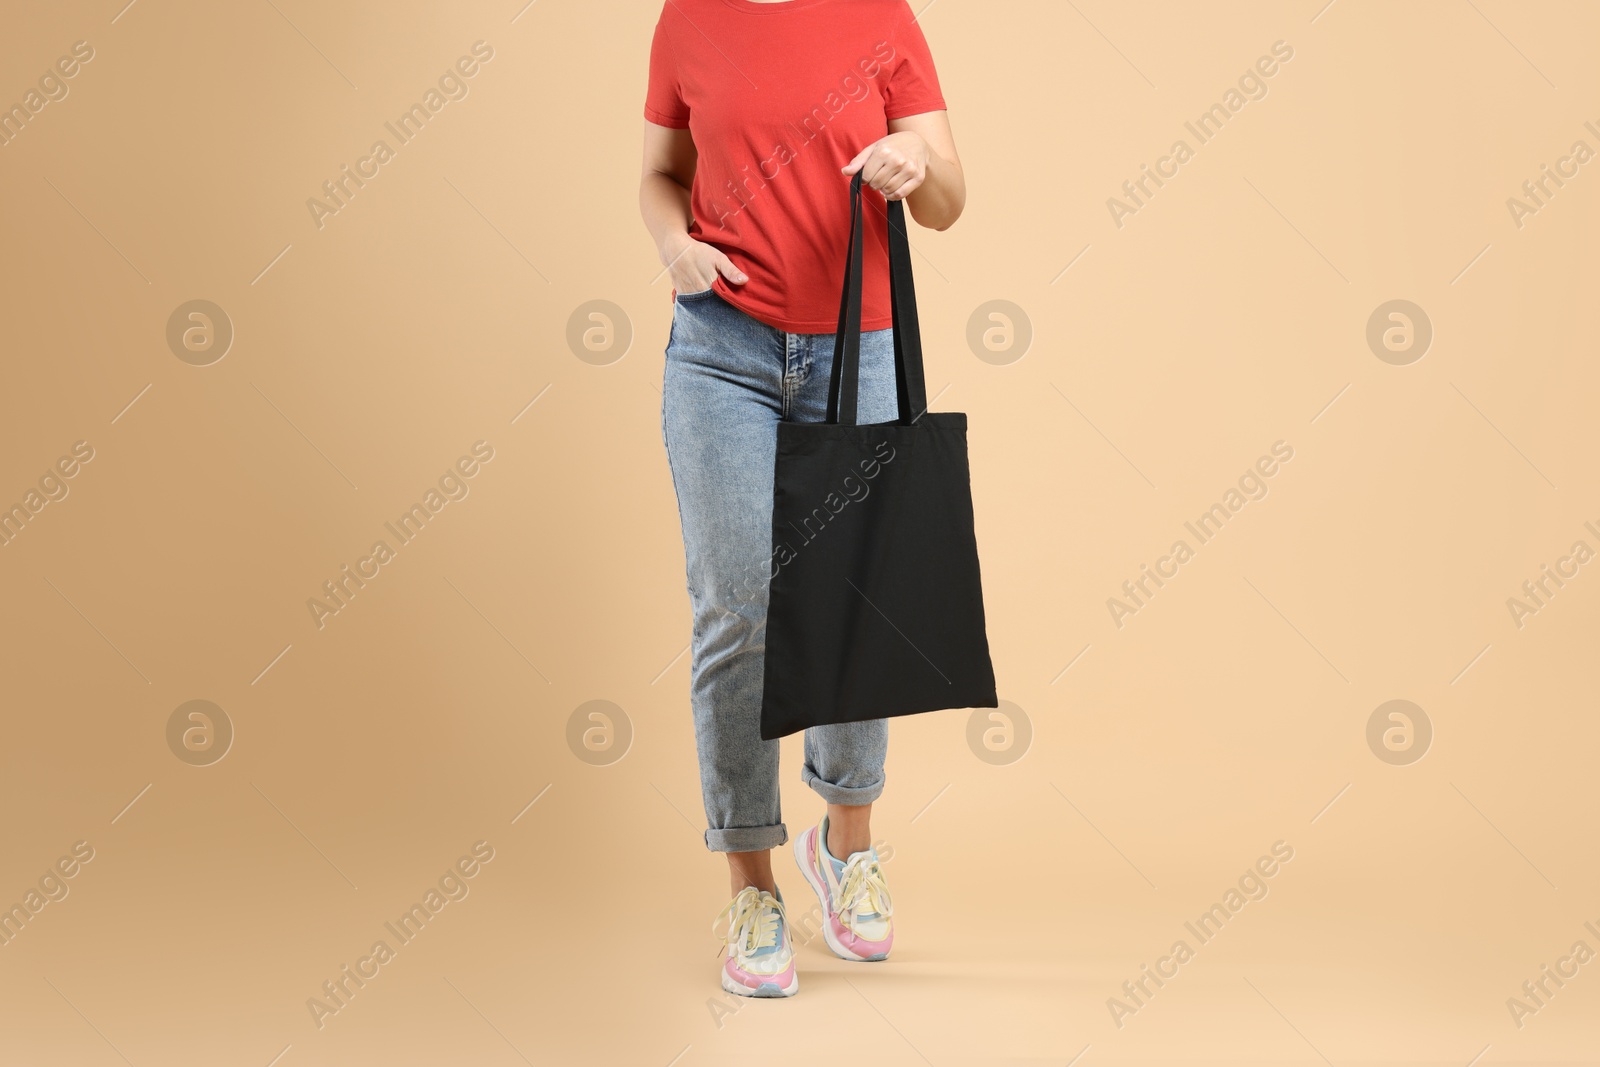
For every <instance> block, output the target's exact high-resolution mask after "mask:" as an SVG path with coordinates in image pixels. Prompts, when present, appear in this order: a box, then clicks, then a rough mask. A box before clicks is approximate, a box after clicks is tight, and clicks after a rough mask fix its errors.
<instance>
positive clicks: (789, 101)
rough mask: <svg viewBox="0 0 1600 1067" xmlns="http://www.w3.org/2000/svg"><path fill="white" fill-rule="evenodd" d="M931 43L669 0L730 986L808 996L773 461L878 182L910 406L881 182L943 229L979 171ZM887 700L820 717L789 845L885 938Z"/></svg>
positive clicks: (657, 166)
mask: <svg viewBox="0 0 1600 1067" xmlns="http://www.w3.org/2000/svg"><path fill="white" fill-rule="evenodd" d="M944 108H945V104H944V98H943V96H942V95H941V94H940V90H939V81H938V77H937V75H936V73H935V71H934V66H933V60H932V57H931V56H930V55H929V53H928V46H927V42H926V41H925V40H924V38H923V35H922V31H921V29H920V28H919V27H918V26H917V24H916V21H915V18H914V17H913V15H912V12H911V9H910V7H909V5H908V4H907V2H906V0H667V2H666V4H665V6H664V8H663V9H662V12H661V18H660V20H659V22H658V23H657V25H656V30H655V38H654V41H653V43H652V45H651V49H650V78H649V89H648V91H647V94H646V99H645V107H644V116H645V120H646V121H645V136H644V169H643V175H642V177H641V180H640V187H639V205H640V211H641V213H642V214H643V216H644V222H645V226H646V227H647V228H648V229H649V231H650V235H651V237H653V238H654V239H655V242H656V248H657V250H658V252H659V253H660V257H661V262H662V264H663V265H665V267H666V269H667V272H668V273H670V274H671V277H672V286H673V312H672V329H671V333H670V336H669V338H668V341H667V348H666V372H665V376H664V381H663V388H662V407H661V432H662V439H663V441H664V442H665V444H666V449H667V459H668V463H669V465H670V468H671V471H672V480H673V486H674V489H675V491H676V493H677V498H678V514H679V518H680V520H681V522H682V526H683V540H684V553H685V564H686V565H685V573H686V577H687V581H688V589H689V597H690V602H691V605H692V607H693V610H694V628H693V639H692V642H691V645H692V650H691V652H692V660H691V667H690V702H691V704H692V706H693V710H694V724H695V743H696V748H697V750H698V754H699V761H700V786H701V792H702V797H703V800H704V803H705V812H706V819H707V821H708V824H709V827H710V828H709V829H708V830H707V831H706V835H705V840H706V845H707V847H708V848H710V849H711V850H713V851H717V852H723V853H726V854H727V858H728V870H729V874H730V876H731V881H732V891H733V894H734V896H733V900H732V901H731V902H730V903H729V905H728V908H727V921H728V929H727V953H726V956H725V958H724V961H723V969H722V987H723V988H724V989H725V990H727V991H728V992H730V993H736V994H739V995H742V996H755V997H776V996H791V995H793V994H794V993H795V991H796V990H797V989H798V988H799V982H798V979H797V978H796V975H795V968H794V960H793V946H792V942H791V939H790V934H789V927H788V921H787V916H786V913H785V909H784V900H783V894H782V893H780V892H779V891H778V887H777V883H776V881H775V880H774V878H773V873H772V859H771V850H772V849H773V848H775V847H777V846H778V845H782V844H783V843H784V842H786V841H787V840H788V838H789V835H788V830H787V829H786V828H785V826H784V824H783V822H782V819H781V816H780V808H779V800H778V742H777V741H763V740H762V739H761V736H760V718H761V687H762V659H763V650H764V641H765V633H766V630H765V624H766V608H767V583H768V581H769V579H770V577H771V570H770V568H771V566H772V479H773V463H774V458H775V452H776V442H777V423H778V421H779V420H781V419H790V420H799V421H808V422H821V421H823V420H824V419H825V418H826V414H827V403H828V384H829V375H830V373H831V370H832V361H833V331H834V330H835V329H837V322H838V312H839V300H840V288H841V285H842V283H843V278H844V267H845V263H844V257H845V248H846V245H847V243H848V240H849V232H850V201H849V197H848V183H849V180H850V178H851V176H852V175H854V174H855V173H856V172H857V171H859V172H860V173H861V177H862V183H863V185H864V186H867V187H870V188H871V189H872V190H876V191H877V192H876V194H874V193H872V192H864V193H863V196H864V197H865V216H866V224H865V238H864V240H865V243H864V246H863V247H864V257H863V258H864V263H865V278H864V282H863V292H862V314H861V329H862V334H861V363H860V384H859V399H858V418H859V421H861V422H863V423H871V422H888V421H891V420H893V419H894V418H896V417H897V415H898V408H897V400H896V393H895V377H894V349H893V331H892V329H891V328H890V327H891V324H892V322H893V316H892V312H891V310H890V303H889V278H888V256H887V252H886V248H887V245H886V240H887V238H886V232H887V231H886V224H887V223H886V219H885V215H884V202H883V199H882V198H890V199H898V200H905V201H906V204H907V206H908V207H909V208H910V211H911V216H912V218H914V219H916V220H917V222H918V223H920V224H922V225H923V226H928V227H931V228H933V229H937V230H943V229H946V228H948V227H949V226H950V225H951V224H952V223H953V222H955V220H956V218H957V217H958V216H959V215H960V214H961V210H962V207H963V204H964V202H965V199H966V185H965V181H964V179H963V176H962V171H961V163H960V161H959V159H958V158H957V156H956V149H955V142H954V139H953V138H952V136H951V132H950V125H949V121H948V118H947V115H946V113H945V109H944ZM887 747H888V723H887V720H885V719H877V720H873V721H870V722H860V723H850V724H845V725H838V726H825V727H820V728H814V729H811V730H807V731H806V734H805V763H804V766H803V767H802V771H801V776H802V779H803V780H804V781H805V782H806V784H807V785H809V786H810V787H811V788H812V789H813V790H815V791H816V792H817V794H818V795H820V796H821V797H822V799H823V800H824V801H825V802H826V803H827V811H826V814H825V815H824V816H823V817H822V819H821V821H820V822H819V823H818V825H816V826H814V827H812V828H811V829H809V830H807V831H805V833H803V834H802V835H801V836H800V837H799V838H797V839H796V841H795V844H794V854H795V858H796V860H797V861H798V863H799V864H800V869H801V873H802V874H804V875H805V877H806V881H807V882H808V883H809V884H810V885H811V887H812V889H813V891H814V892H816V894H817V896H818V899H819V900H820V902H821V904H822V910H823V915H824V922H823V935H824V939H825V940H826V942H827V944H828V947H829V948H830V949H832V950H833V952H834V953H836V954H837V955H839V956H841V957H843V958H844V959H849V960H881V959H884V958H885V957H887V956H888V954H889V949H890V945H891V944H892V942H893V938H894V934H893V925H892V914H893V906H892V904H891V901H890V898H889V891H888V887H887V885H886V884H885V882H884V877H883V869H882V867H881V865H880V863H879V859H878V854H877V851H876V849H874V848H873V845H872V836H871V827H870V821H869V820H870V817H871V813H872V802H873V801H874V800H876V799H877V798H878V796H879V795H881V793H882V792H883V784H884V775H883V762H884V755H885V753H886V751H887Z"/></svg>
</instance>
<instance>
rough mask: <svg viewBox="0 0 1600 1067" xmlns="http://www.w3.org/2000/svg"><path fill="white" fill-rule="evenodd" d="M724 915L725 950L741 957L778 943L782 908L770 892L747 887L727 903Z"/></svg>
mask: <svg viewBox="0 0 1600 1067" xmlns="http://www.w3.org/2000/svg"><path fill="white" fill-rule="evenodd" d="M722 914H725V915H726V916H727V919H728V932H727V935H726V937H725V940H726V941H727V944H728V947H729V948H730V949H733V950H734V951H735V952H736V953H737V954H739V955H741V956H748V955H750V954H752V953H754V952H756V951H758V950H760V949H763V948H770V947H772V946H773V945H776V944H777V943H778V922H779V920H780V919H781V918H782V916H783V905H782V904H780V903H778V899H777V898H776V897H774V896H773V895H772V894H771V893H768V892H765V891H764V890H759V889H757V888H756V887H755V886H746V887H745V888H744V889H741V890H739V895H738V896H736V897H734V898H733V900H732V901H731V902H730V903H729V904H728V907H727V910H726V912H724V913H720V914H719V918H720V917H721V915H722Z"/></svg>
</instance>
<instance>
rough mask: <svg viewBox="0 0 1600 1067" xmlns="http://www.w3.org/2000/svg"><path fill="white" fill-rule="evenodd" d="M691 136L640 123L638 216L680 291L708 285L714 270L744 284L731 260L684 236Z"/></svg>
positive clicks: (693, 159) (695, 156) (693, 157)
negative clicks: (641, 161)
mask: <svg viewBox="0 0 1600 1067" xmlns="http://www.w3.org/2000/svg"><path fill="white" fill-rule="evenodd" d="M699 158H700V157H699V153H698V152H696V151H695V147H694V138H692V137H691V136H690V135H689V131H688V130H675V129H672V128H670V127H667V126H657V125H656V124H655V123H653V122H646V123H645V124H644V166H643V169H642V172H641V174H640V176H639V214H640V215H642V216H644V225H645V229H647V230H649V231H650V236H651V238H652V239H654V241H655V243H656V254H657V255H658V256H659V257H660V259H661V264H662V266H664V267H666V268H667V271H668V273H669V274H671V275H672V287H673V288H674V289H676V290H678V292H680V293H698V292H701V291H702V290H705V289H709V288H711V283H712V281H713V280H715V278H716V276H717V275H718V274H719V273H720V274H721V275H722V276H723V277H724V278H726V279H727V280H728V281H729V282H730V283H732V284H735V285H738V284H741V283H743V282H745V281H746V280H747V279H746V277H745V275H744V274H743V273H742V272H740V271H739V270H738V268H736V267H735V266H734V265H733V261H732V260H730V259H729V258H728V257H727V256H725V255H723V254H722V252H720V251H718V250H717V249H716V248H714V247H712V246H711V245H708V244H705V243H704V242H701V241H696V240H695V239H694V238H692V237H690V236H689V223H690V222H691V221H692V220H693V218H694V216H693V215H692V213H691V212H690V209H689V187H690V186H691V184H693V182H694V172H695V166H696V164H697V163H698V162H699Z"/></svg>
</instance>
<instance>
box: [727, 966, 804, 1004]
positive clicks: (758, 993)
mask: <svg viewBox="0 0 1600 1067" xmlns="http://www.w3.org/2000/svg"><path fill="white" fill-rule="evenodd" d="M722 988H723V989H724V990H725V991H726V992H729V993H732V994H733V995H734V996H736V997H754V998H759V999H762V1000H767V999H773V998H779V997H792V996H794V995H795V993H797V992H799V990H800V972H799V971H798V970H797V971H796V972H795V975H794V977H793V978H791V979H789V984H788V985H786V986H780V985H778V983H776V982H762V983H761V984H760V985H759V986H757V987H756V988H754V989H751V988H750V987H749V986H747V985H740V984H739V983H738V982H735V981H734V980H733V979H732V978H730V977H728V972H727V971H726V970H724V971H723V972H722Z"/></svg>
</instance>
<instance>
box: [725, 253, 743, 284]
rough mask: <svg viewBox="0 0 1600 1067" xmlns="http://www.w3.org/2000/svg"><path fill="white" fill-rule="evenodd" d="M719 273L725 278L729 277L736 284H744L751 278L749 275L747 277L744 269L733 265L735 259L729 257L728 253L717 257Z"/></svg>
mask: <svg viewBox="0 0 1600 1067" xmlns="http://www.w3.org/2000/svg"><path fill="white" fill-rule="evenodd" d="M717 273H719V274H721V275H722V276H723V277H724V278H726V279H728V280H729V281H730V282H732V283H734V284H735V285H743V284H744V283H745V282H747V281H749V280H750V279H749V278H748V277H746V275H745V273H744V271H742V270H740V269H739V268H738V267H735V266H734V265H733V260H731V259H729V258H728V257H727V256H726V255H721V256H718V257H717Z"/></svg>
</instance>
